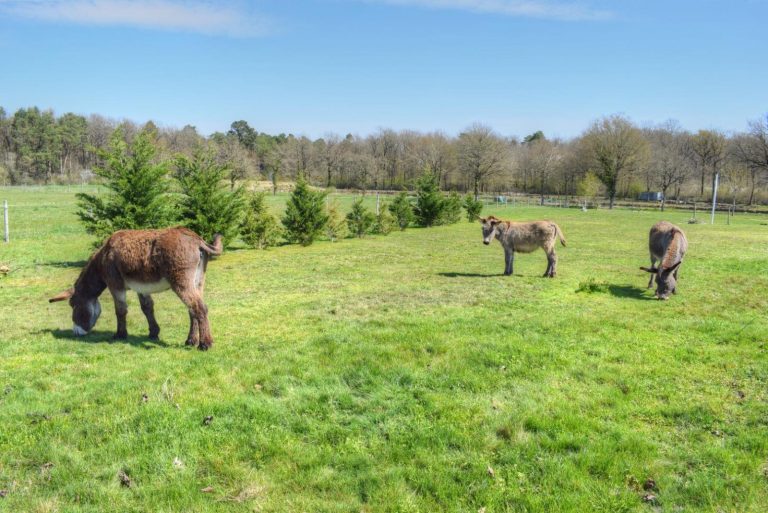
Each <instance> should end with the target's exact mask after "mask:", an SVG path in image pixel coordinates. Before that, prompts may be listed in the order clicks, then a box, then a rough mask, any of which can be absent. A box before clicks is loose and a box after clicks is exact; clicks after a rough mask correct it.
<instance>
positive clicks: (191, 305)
mask: <svg viewBox="0 0 768 513" xmlns="http://www.w3.org/2000/svg"><path fill="white" fill-rule="evenodd" d="M221 252H222V240H221V235H216V236H215V237H214V240H213V244H208V243H207V242H205V241H204V240H203V239H202V238H200V236H199V235H197V234H196V233H194V232H193V231H191V230H188V229H186V228H167V229H164V230H121V231H118V232H115V233H114V234H113V235H112V236H111V237H110V238H109V239H108V240H107V242H106V243H105V244H104V245H103V246H102V247H101V248H100V249H99V250H98V251H97V252H96V253H94V254H93V256H91V258H90V259H89V260H88V263H87V264H86V266H85V268H84V269H83V270H82V272H81V273H80V276H79V277H78V278H77V281H76V282H75V286H74V288H72V289H69V290H67V291H65V292H62V293H61V294H58V295H57V296H55V297H53V298H51V299H50V300H49V301H50V302H51V303H53V302H55V301H63V300H65V299H68V300H69V304H70V305H71V306H72V321H73V323H74V326H73V328H72V329H73V331H74V332H75V335H77V336H81V335H85V334H87V333H88V332H89V331H91V329H93V326H94V325H95V324H96V321H97V320H98V318H99V315H100V314H101V305H100V303H99V296H100V295H101V293H102V292H104V289H105V288H109V292H110V293H111V294H112V298H113V299H114V301H115V314H116V315H117V333H115V337H114V338H116V339H124V338H126V337H127V336H128V332H127V330H126V327H125V317H126V314H127V313H128V304H127V302H126V291H127V290H128V289H131V290H134V291H135V292H136V293H137V294H138V295H139V302H140V303H141V311H142V312H144V315H145V316H146V317H147V322H148V323H149V337H150V338H152V339H156V338H157V337H158V335H159V334H160V327H159V326H158V325H157V321H156V320H155V313H154V303H153V302H152V294H154V293H156V292H162V291H165V290H168V289H171V290H173V291H174V292H175V293H176V295H177V296H179V298H180V299H181V300H182V302H184V304H185V305H187V308H188V309H189V320H190V328H189V335H188V336H187V341H186V343H187V345H192V346H197V347H198V348H199V349H201V350H206V349H208V348H209V347H211V345H212V344H213V338H212V337H211V329H210V327H209V325H208V308H207V307H206V306H205V303H204V302H203V289H204V286H205V269H206V265H207V263H208V260H209V259H210V258H211V257H213V256H217V255H220V254H221Z"/></svg>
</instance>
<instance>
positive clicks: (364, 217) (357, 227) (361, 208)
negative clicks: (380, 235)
mask: <svg viewBox="0 0 768 513" xmlns="http://www.w3.org/2000/svg"><path fill="white" fill-rule="evenodd" d="M375 222H376V216H375V215H374V214H373V213H372V212H371V211H370V210H368V209H367V208H365V205H363V198H359V199H357V200H355V202H354V203H352V210H350V211H349V213H348V214H347V226H349V230H350V231H351V232H352V234H353V235H354V236H356V237H360V238H362V237H365V234H366V233H369V232H370V231H371V228H372V227H373V223H375Z"/></svg>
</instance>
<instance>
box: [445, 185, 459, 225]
mask: <svg viewBox="0 0 768 513" xmlns="http://www.w3.org/2000/svg"><path fill="white" fill-rule="evenodd" d="M460 219H461V196H459V193H458V192H456V191H453V192H451V193H450V194H449V195H448V197H447V198H443V210H442V212H441V213H440V224H455V223H458V222H459V220H460Z"/></svg>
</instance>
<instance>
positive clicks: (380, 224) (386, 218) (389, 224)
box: [371, 206, 395, 235]
mask: <svg viewBox="0 0 768 513" xmlns="http://www.w3.org/2000/svg"><path fill="white" fill-rule="evenodd" d="M394 227H395V218H394V217H392V213H391V212H390V211H389V209H388V208H385V207H383V206H382V208H381V209H379V213H378V215H376V220H375V221H374V222H373V228H372V229H371V231H372V232H373V233H377V234H379V235H389V234H390V233H392V229H393V228H394Z"/></svg>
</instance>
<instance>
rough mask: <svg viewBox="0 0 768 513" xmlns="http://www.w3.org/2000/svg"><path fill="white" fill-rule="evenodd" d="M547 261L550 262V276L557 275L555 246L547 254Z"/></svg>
mask: <svg viewBox="0 0 768 513" xmlns="http://www.w3.org/2000/svg"><path fill="white" fill-rule="evenodd" d="M547 262H548V263H549V273H548V276H549V277H550V278H554V277H555V276H556V275H557V253H555V249H554V248H552V252H551V253H548V254H547Z"/></svg>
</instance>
